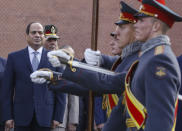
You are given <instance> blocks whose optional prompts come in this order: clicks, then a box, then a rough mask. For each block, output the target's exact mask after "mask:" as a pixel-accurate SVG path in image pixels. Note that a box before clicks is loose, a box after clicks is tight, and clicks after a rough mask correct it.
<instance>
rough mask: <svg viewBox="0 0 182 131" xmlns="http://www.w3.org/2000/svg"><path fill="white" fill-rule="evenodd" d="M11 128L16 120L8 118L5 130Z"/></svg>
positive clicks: (7, 130) (8, 130)
mask: <svg viewBox="0 0 182 131" xmlns="http://www.w3.org/2000/svg"><path fill="white" fill-rule="evenodd" d="M11 128H14V120H7V121H6V123H5V131H10V129H11Z"/></svg>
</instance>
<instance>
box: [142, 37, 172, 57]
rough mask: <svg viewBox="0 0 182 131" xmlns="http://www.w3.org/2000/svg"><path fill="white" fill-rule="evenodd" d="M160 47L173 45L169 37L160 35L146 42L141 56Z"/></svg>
mask: <svg viewBox="0 0 182 131" xmlns="http://www.w3.org/2000/svg"><path fill="white" fill-rule="evenodd" d="M159 45H171V43H170V39H169V37H168V36H167V35H160V36H158V37H155V38H152V39H150V40H148V41H147V42H145V43H144V44H143V45H142V47H141V55H142V54H144V53H145V52H147V51H148V50H150V49H152V48H154V47H156V46H159Z"/></svg>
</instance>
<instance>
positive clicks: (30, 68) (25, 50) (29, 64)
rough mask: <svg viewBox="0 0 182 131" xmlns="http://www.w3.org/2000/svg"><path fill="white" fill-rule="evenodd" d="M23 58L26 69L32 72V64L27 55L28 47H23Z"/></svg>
mask: <svg viewBox="0 0 182 131" xmlns="http://www.w3.org/2000/svg"><path fill="white" fill-rule="evenodd" d="M24 56H25V57H24V60H25V63H26V65H27V67H28V69H29V70H30V72H33V69H32V64H31V62H30V57H29V52H28V47H27V48H25V49H24Z"/></svg>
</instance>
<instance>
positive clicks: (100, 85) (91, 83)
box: [63, 67, 126, 94]
mask: <svg viewBox="0 0 182 131" xmlns="http://www.w3.org/2000/svg"><path fill="white" fill-rule="evenodd" d="M125 75H126V72H122V73H117V75H114V76H112V75H106V74H102V73H98V72H93V71H88V70H84V69H80V68H76V72H72V71H71V70H70V67H66V69H65V71H64V72H63V78H64V79H66V80H70V81H72V82H75V83H77V84H79V85H81V86H82V87H83V88H87V89H89V90H93V91H95V92H97V93H105V94H106V93H119V94H120V93H122V92H123V90H124V88H123V87H124V80H125Z"/></svg>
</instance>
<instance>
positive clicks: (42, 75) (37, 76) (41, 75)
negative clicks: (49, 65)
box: [30, 71, 52, 84]
mask: <svg viewBox="0 0 182 131" xmlns="http://www.w3.org/2000/svg"><path fill="white" fill-rule="evenodd" d="M51 75H52V73H51V72H49V71H35V72H33V73H32V74H31V75H30V78H31V80H32V82H34V83H37V84H43V83H45V82H46V81H47V79H46V78H50V77H51Z"/></svg>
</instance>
